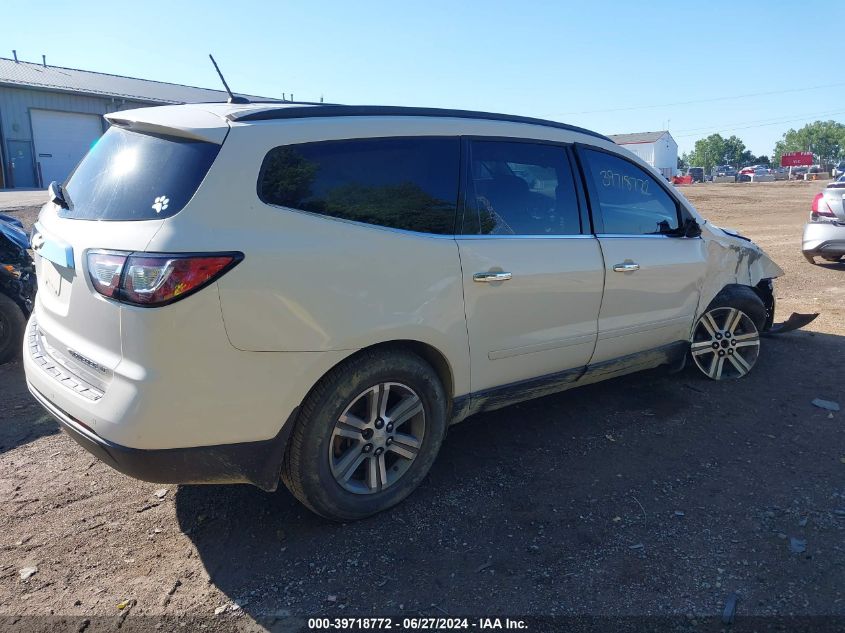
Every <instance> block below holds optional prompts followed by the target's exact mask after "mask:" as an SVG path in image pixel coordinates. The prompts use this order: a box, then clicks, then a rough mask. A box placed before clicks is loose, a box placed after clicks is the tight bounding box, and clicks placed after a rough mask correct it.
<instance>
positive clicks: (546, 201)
mask: <svg viewBox="0 0 845 633" xmlns="http://www.w3.org/2000/svg"><path fill="white" fill-rule="evenodd" d="M468 176H469V177H468V181H469V191H468V195H467V212H468V215H467V220H466V221H465V228H464V232H465V233H480V234H482V235H577V234H579V233H580V232H581V221H580V218H579V211H578V198H577V194H576V191H575V182H574V180H573V178H572V170H571V168H570V166H569V157H568V156H567V154H566V149H564V148H563V147H561V146H558V145H547V144H541V143H525V142H513V141H472V142H471V144H470V160H469V174H468Z"/></svg>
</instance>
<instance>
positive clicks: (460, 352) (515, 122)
mask: <svg viewBox="0 0 845 633" xmlns="http://www.w3.org/2000/svg"><path fill="white" fill-rule="evenodd" d="M107 119H108V120H109V122H110V123H111V124H112V127H111V128H110V129H109V130H108V132H106V134H105V135H104V136H103V137H102V138H101V139H100V141H99V142H98V143H97V144H96V145H95V146H94V147H93V148H92V149H91V151H90V152H89V154H88V155H87V156H86V157H85V159H83V161H82V162H81V163H80V165H79V166H78V167H77V169H76V170H75V172H74V173H73V174H72V175H71V176H70V178H69V179H68V181H67V183H66V184H65V185H64V186H59V185H56V184H55V183H54V185H52V186H51V198H52V200H51V202H49V203H48V204H46V205H45V206H44V208H43V209H42V211H41V215H40V217H39V221H38V223H37V225H36V227H35V231H34V236H33V245H34V248H35V249H36V253H37V256H36V260H37V273H38V280H39V291H38V295H37V300H36V306H35V309H34V312H33V316H32V318H31V320H30V323H29V325H28V332H27V336H26V340H25V343H24V348H25V349H24V358H25V368H26V375H27V380H28V382H29V386H30V389H31V391H32V393H33V395H34V396H35V397H36V398H37V399H38V401H39V402H41V404H43V406H44V407H46V408H47V410H48V411H50V412H51V413H52V414H53V415H54V416H55V417H56V418H57V419H58V420H59V422H60V423H61V425H62V426H63V428H64V429H65V430H66V431H67V432H68V433H69V434H70V435H71V436H72V437H73V438H75V439H76V440H77V441H78V442H79V443H80V444H82V445H83V446H84V447H85V448H87V449H88V450H89V451H91V452H92V453H94V454H95V455H97V456H99V457H100V458H101V459H103V460H104V461H106V462H107V463H109V464H110V465H112V466H113V467H115V468H117V469H118V470H120V471H122V472H125V473H127V474H130V475H132V476H135V477H138V478H141V479H145V480H149V481H155V482H170V483H236V482H249V483H252V484H255V485H257V486H259V487H261V488H263V489H265V490H274V489H275V488H276V487H277V485H278V482H279V481H280V479H281V480H282V481H284V482H285V483H286V484H287V485H288V487H289V488H290V490H291V491H292V492H293V494H295V495H296V496H297V497H298V498H299V499H300V500H301V501H302V502H303V503H304V504H306V505H307V506H308V507H309V508H311V509H312V510H314V511H315V512H317V513H319V514H321V515H323V516H325V517H329V518H333V519H339V520H349V519H356V518H360V517H364V516H368V515H370V514H373V513H375V512H378V511H380V510H383V509H385V508H388V507H390V506H392V505H394V504H396V503H398V502H399V501H400V500H402V499H403V498H404V497H405V496H407V495H408V494H409V493H410V492H411V491H412V490H413V489H414V488H415V487H416V486H417V485H418V484H419V483H420V481H421V480H422V479H423V478H424V477H425V475H426V473H427V471H428V470H429V468H430V467H431V465H432V462H433V461H434V459H435V456H436V454H437V452H438V449H439V448H440V444H441V442H442V441H443V437H444V435H445V433H446V428H447V427H448V426H449V424H452V423H455V422H457V421H460V420H462V419H464V418H466V417H467V416H469V415H471V414H473V413H476V412H479V411H485V410H490V409H495V408H498V407H503V406H506V405H508V404H511V403H514V402H518V401H520V400H525V399H528V398H534V397H537V396H541V395H545V394H550V393H553V392H557V391H561V390H564V389H568V388H571V387H575V386H579V385H582V384H587V383H592V382H596V381H599V380H604V379H606V378H610V377H614V376H620V375H622V374H626V373H630V372H633V371H637V370H641V369H647V368H651V367H656V366H658V365H663V364H667V365H670V366H673V367H674V368H680V367H681V366H683V363H684V361H685V359H687V358H691V359H692V360H693V362H694V363H695V364H696V365H697V366H698V367H699V368H700V369H701V370H702V371H703V372H704V373H705V374H706V375H708V376H709V377H711V378H714V379H721V378H730V377H738V376H742V375H744V374H745V373H747V372H748V371H749V370H750V369H751V368H752V366H753V365H754V363H755V360H756V359H757V354H758V351H759V344H760V342H759V336H758V335H759V332H760V331H762V330H764V329H765V328H767V327H769V326H770V325H771V323H772V315H773V310H774V299H773V297H772V290H771V288H772V286H771V279H772V278H773V277H777V276H779V275H781V274H782V271H781V270H780V268H778V267H777V265H775V264H774V263H773V262H772V261H771V260H769V259H768V258H767V257H766V256H765V255H764V254H763V253H762V251H760V249H759V248H758V247H757V246H755V245H754V244H753V243H751V242H750V241H748V240H746V239H745V238H742V237H740V236H737V235H734V234H731V233H728V232H726V231H723V230H721V229H718V228H717V227H714V226H712V225H711V224H708V223H707V222H706V221H704V220H702V219H701V218H700V216H698V214H697V213H696V211H695V209H693V208H692V206H691V205H690V204H689V203H688V202H687V201H686V199H685V198H683V196H681V195H680V194H679V193H678V192H677V191H676V190H675V189H674V188H672V187H671V186H670V185H667V184H666V183H665V182H664V179H663V178H662V177H661V175H660V174H659V173H658V172H656V171H655V170H654V169H653V168H651V167H649V166H648V165H647V164H645V163H644V162H643V161H641V160H640V159H639V158H637V157H636V156H634V155H633V154H631V153H629V152H628V151H626V150H624V149H621V148H620V147H618V146H616V145H615V144H614V143H613V142H612V141H610V140H609V139H607V138H606V137H604V136H601V135H599V134H596V133H593V132H589V131H587V130H583V129H579V128H575V127H572V126H568V125H563V124H560V123H554V122H549V121H541V120H536V119H528V118H522V117H510V116H504V115H495V114H488V113H478V112H465V111H454V110H431V109H419V108H392V107H364V106H335V105H316V104H311V105H304V104H266V103H265V104H256V103H253V104H245V105H236V104H201V105H185V106H167V107H161V108H147V109H142V110H135V111H127V112H118V113H114V114H110V115H108V116H107Z"/></svg>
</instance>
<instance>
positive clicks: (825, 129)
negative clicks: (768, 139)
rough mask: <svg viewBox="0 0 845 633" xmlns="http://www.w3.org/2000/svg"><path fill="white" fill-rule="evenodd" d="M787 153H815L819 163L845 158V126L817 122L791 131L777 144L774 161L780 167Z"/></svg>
mask: <svg viewBox="0 0 845 633" xmlns="http://www.w3.org/2000/svg"><path fill="white" fill-rule="evenodd" d="M786 152H813V155H814V156H815V157H816V161H817V162H819V163H831V162H834V161H836V160H839V159H841V158H845V125H843V124H842V123H838V122H837V121H815V122H814V123H808V124H807V125H805V126H804V127H802V128H801V129H799V130H793V129H790V130H789V131H788V132H787V133H786V134H784V135H783V138H782V139H781V140H779V141H778V142H777V143H775V151H774V153H773V154H772V160H773V162H774V163H775V164H776V165H780V157H781V156H783V155H784V154H785V153H786Z"/></svg>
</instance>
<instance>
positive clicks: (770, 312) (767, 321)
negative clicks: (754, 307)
mask: <svg viewBox="0 0 845 633" xmlns="http://www.w3.org/2000/svg"><path fill="white" fill-rule="evenodd" d="M732 290H734V291H735V290H740V291H741V292H746V293H748V294H749V295H753V296H756V297H757V298H758V299H759V300H760V302H761V303H762V304H763V308H764V310H765V315H764V320H763V321H762V322H761V323H755V325H756V326H757V327H758V329H759V330H760V331H761V332H764V331H766V330H768V329H769V328H770V327H771V326H772V322H773V320H774V316H775V314H774V308H775V298H774V294H773V292H772V280H771V279H762V280H761V281H760V283H758V284H757V285H756V286H747V285H745V284H727V285H725V286H724V287H723V288H722V289H721V290H720V291H719V292H717V293H716V295H715V296H714V297H713V299H712V300H711V301H710V304H711V305H712V303H713V302H714V301H716V299H717V298H718V297H720V296H722V295H724V294H726V293H728V294H730V293H731V291H732ZM708 309H709V306H708ZM752 318H753V317H752ZM754 320H755V321H756V319H754Z"/></svg>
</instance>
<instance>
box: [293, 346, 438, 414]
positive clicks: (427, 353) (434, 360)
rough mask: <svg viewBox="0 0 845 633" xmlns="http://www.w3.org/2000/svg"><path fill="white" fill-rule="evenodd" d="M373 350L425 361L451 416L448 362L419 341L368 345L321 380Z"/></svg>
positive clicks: (434, 349)
mask: <svg viewBox="0 0 845 633" xmlns="http://www.w3.org/2000/svg"><path fill="white" fill-rule="evenodd" d="M373 350H379V351H389V350H404V351H408V352H411V353H412V354H416V355H417V356H419V357H420V358H422V359H423V360H424V361H426V362H427V363H428V364H429V365H431V367H432V368H433V369H434V371H435V372H437V377H438V378H440V383H441V384H442V385H443V390H444V391H445V392H446V399H447V407H448V408H447V413H448V415H451V414H452V399H453V397H454V395H455V383H454V378H453V374H452V367H451V366H450V365H449V361H447V360H446V357H445V356H444V355H443V354H442V353H441V352H440V350H438V349H437V348H436V347H433V346H431V345H429V344H427V343H422V342H420V341H412V340H396V341H385V342H383V343H376V344H375V345H370V346H369V347H364V348H361V349H359V350H357V351H356V352H355V353H354V354H350V355H349V356H347V357H346V358H344V359H343V360H342V361H340V362H338V363H337V364H336V365H334V366H333V367H332V368H331V369H329V370H328V371H327V372H326V373H325V374H323V376H321V377H320V380H322V379H323V378H324V377H325V376H326V375H327V374H329V373H330V372H332V371H334V370H335V368H336V367H338V366H340V365H343V364H344V363H346V362H348V361H350V360H351V359H353V358H356V357H358V356H360V355H361V354H364V353H365V352H370V351H373ZM320 380H318V381H317V382H315V383H314V385H313V386H312V387H311V389H309V390H308V394H310V393H311V391H312V390H313V389H314V387H315V386H316V385H317V384H318V383H319V382H320ZM308 394H306V395H305V397H304V398H303V402H304V401H305V398H307V397H308Z"/></svg>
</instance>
